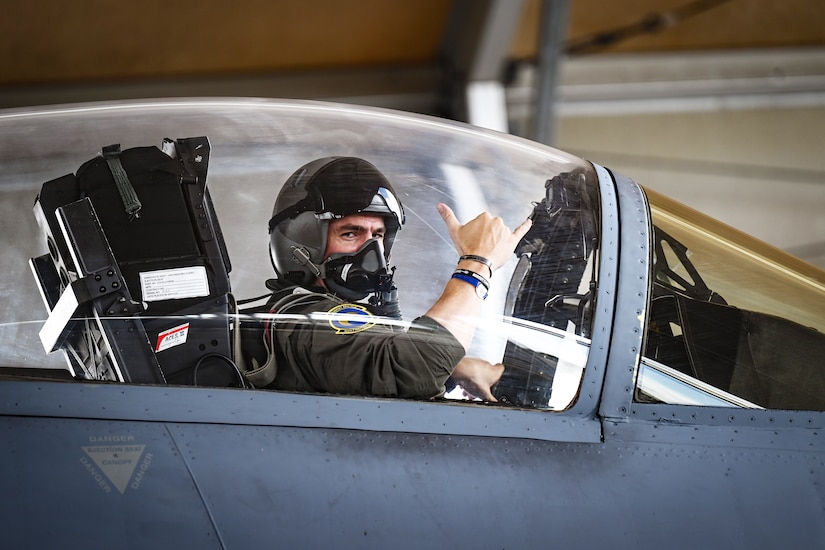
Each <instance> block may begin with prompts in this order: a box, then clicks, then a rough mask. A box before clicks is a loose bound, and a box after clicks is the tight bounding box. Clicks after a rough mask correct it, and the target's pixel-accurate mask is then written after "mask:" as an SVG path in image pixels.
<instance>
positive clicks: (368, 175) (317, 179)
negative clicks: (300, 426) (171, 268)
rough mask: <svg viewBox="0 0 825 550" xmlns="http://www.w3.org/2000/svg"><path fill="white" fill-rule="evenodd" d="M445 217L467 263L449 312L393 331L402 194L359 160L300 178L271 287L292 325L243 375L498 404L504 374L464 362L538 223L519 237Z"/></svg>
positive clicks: (278, 225)
mask: <svg viewBox="0 0 825 550" xmlns="http://www.w3.org/2000/svg"><path fill="white" fill-rule="evenodd" d="M437 209H438V212H439V213H440V215H441V217H442V218H443V220H444V223H445V224H446V225H447V229H448V231H449V234H450V237H451V239H452V241H453V244H454V246H455V248H456V250H457V252H458V260H457V267H456V271H455V273H454V274H453V276H452V278H451V279H449V281H448V282H447V284H446V286H445V288H444V290H443V292H442V294H441V296H440V297H439V298H438V300H436V302H435V303H434V304H433V305H432V306H431V307H430V308H429V310H428V311H427V312H426V313H425V314H424V315H423V316H421V317H419V318H417V319H415V320H414V321H413V322H412V323H411V324H410V326H409V327H408V328H406V329H405V328H404V327H403V326H402V324H401V323H400V322H393V319H400V311H399V308H398V302H397V289H396V288H395V285H394V284H393V282H392V276H393V271H394V268H392V269H390V268H388V267H387V262H388V261H389V258H390V252H391V250H392V246H393V243H394V241H395V238H396V234H397V233H398V231H399V230H400V229H401V227H402V226H403V225H404V208H403V206H402V205H401V202H400V201H399V200H398V196H397V194H396V193H395V191H394V189H393V187H392V184H391V183H390V182H389V181H388V180H387V178H386V177H385V176H384V175H383V174H382V173H381V172H380V171H379V170H378V169H377V168H376V167H375V166H373V165H372V164H371V163H369V162H367V161H366V160H363V159H360V158H354V157H327V158H322V159H318V160H315V161H312V162H310V163H308V164H306V165H305V166H303V167H301V168H300V169H298V170H297V171H296V172H295V173H294V174H293V175H292V176H291V177H290V178H289V179H288V180H287V182H286V183H285V184H284V186H283V188H282V189H281V191H280V193H279V195H278V197H277V200H276V202H275V207H274V209H273V215H272V218H271V219H270V221H269V233H270V256H271V259H272V264H273V266H274V268H275V272H276V273H277V278H276V279H271V280H269V281H267V286H268V287H269V288H270V290H272V291H273V293H272V296H271V297H270V298H269V300H268V302H267V305H266V306H265V307H264V308H262V310H263V311H266V312H269V313H273V314H280V315H282V316H283V317H281V316H278V315H275V316H272V319H273V321H272V322H267V324H266V326H265V327H264V330H263V338H262V341H263V348H261V346H257V350H255V352H254V353H252V354H251V355H252V357H251V358H250V360H249V361H247V363H248V366H244V367H243V368H245V369H246V370H247V377H248V378H249V379H250V380H251V381H252V383H253V384H254V385H255V386H257V387H262V386H264V387H267V388H271V389H279V390H294V391H317V392H330V393H340V394H356V395H371V396H393V397H404V398H418V399H430V398H434V397H437V396H440V395H442V394H443V393H444V391H445V383H446V382H447V380H448V378H449V377H450V376H451V375H452V377H453V380H454V381H455V382H458V383H461V384H462V386H463V387H464V388H465V389H467V390H468V391H470V392H471V393H472V395H474V396H477V397H479V398H482V399H485V400H490V401H495V398H494V397H493V395H492V393H491V386H492V385H493V384H495V383H496V382H497V381H498V379H499V377H500V376H501V374H502V372H503V370H504V367H503V366H502V365H500V364H498V365H492V364H490V363H488V362H486V361H483V360H480V359H476V358H465V357H464V356H465V352H466V349H467V348H468V347H469V345H470V342H471V340H472V338H473V333H474V332H475V329H476V324H477V320H478V319H479V317H480V314H481V309H482V305H483V301H484V297H486V291H487V289H488V287H489V278H490V276H492V274H493V272H494V271H495V270H496V269H497V268H498V267H499V266H501V265H502V264H503V263H505V262H506V261H507V259H508V258H509V257H510V256H511V254H512V253H513V250H514V249H515V246H516V244H517V243H518V242H519V240H520V239H521V238H522V236H523V235H524V234H525V233H526V232H527V230H528V229H529V228H530V223H531V222H530V220H525V222H524V223H522V224H521V225H520V226H519V227H518V228H516V230H515V231H511V230H510V229H509V228H508V227H507V226H506V225H505V224H504V223H503V221H502V220H501V219H500V218H496V217H493V216H492V215H490V214H488V213H484V214H481V215H479V216H478V217H477V218H475V219H474V220H472V221H470V222H469V223H467V224H464V225H462V224H461V223H459V221H458V220H457V219H456V216H455V214H454V213H453V211H452V210H451V209H450V208H449V207H448V206H447V205H445V204H439V205H437ZM284 319H286V321H285V320H284ZM245 334H247V333H246V332H245ZM260 341H261V340H260V339H259V340H258V342H260ZM244 346H245V349H246V348H248V347H250V346H249V344H248V342H246V343H245V344H244ZM254 348H255V344H253V346H252V349H254Z"/></svg>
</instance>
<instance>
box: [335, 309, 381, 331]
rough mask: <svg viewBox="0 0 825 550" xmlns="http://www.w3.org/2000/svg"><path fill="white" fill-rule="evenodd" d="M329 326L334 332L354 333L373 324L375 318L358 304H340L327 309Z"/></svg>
mask: <svg viewBox="0 0 825 550" xmlns="http://www.w3.org/2000/svg"><path fill="white" fill-rule="evenodd" d="M329 314H330V316H331V318H330V320H329V326H331V327H332V328H333V329H335V333H336V334H355V333H356V332H361V331H362V330H367V329H368V328H371V327H374V326H375V320H374V319H375V318H374V317H373V315H372V313H370V312H369V311H368V310H367V308H365V307H364V306H360V305H358V304H340V305H337V306H335V307H334V308H332V309H331V310H329Z"/></svg>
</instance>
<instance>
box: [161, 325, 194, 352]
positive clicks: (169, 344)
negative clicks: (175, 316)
mask: <svg viewBox="0 0 825 550" xmlns="http://www.w3.org/2000/svg"><path fill="white" fill-rule="evenodd" d="M188 336H189V323H186V324H183V325H180V326H177V327H175V328H170V329H169V330H165V331H163V332H161V333H160V334H158V344H157V345H156V346H155V351H156V352H158V351H163V350H165V349H169V348H173V347H175V346H179V345H181V344H185V343H186V338H187V337H188Z"/></svg>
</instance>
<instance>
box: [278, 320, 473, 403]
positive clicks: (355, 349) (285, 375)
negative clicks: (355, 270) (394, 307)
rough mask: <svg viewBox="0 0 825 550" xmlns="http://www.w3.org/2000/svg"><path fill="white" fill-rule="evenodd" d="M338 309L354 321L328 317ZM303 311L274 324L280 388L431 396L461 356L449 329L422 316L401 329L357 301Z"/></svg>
mask: <svg viewBox="0 0 825 550" xmlns="http://www.w3.org/2000/svg"><path fill="white" fill-rule="evenodd" d="M327 305H329V304H327ZM348 308H349V309H348ZM342 311H343V312H345V313H350V314H352V317H353V319H354V320H345V321H341V320H340V319H336V318H333V317H331V316H330V314H331V313H333V312H335V313H338V312H342ZM353 312H357V313H353ZM304 313H305V315H304V317H305V318H304V319H302V320H299V321H297V322H296V321H293V322H290V323H285V324H280V325H278V326H276V334H275V338H276V340H277V343H278V345H279V348H280V350H281V352H282V354H283V356H282V360H283V363H282V364H279V367H278V373H279V374H278V378H276V380H275V386H276V387H277V388H278V389H285V390H297V391H321V392H330V393H341V394H354V395H374V396H395V397H405V398H418V399H429V398H432V397H437V396H438V395H440V394H442V393H443V392H444V384H445V382H446V381H447V378H448V377H449V376H450V374H451V373H452V371H453V369H454V368H455V366H456V364H457V363H458V362H459V361H460V360H461V358H462V357H464V353H465V350H464V348H463V346H462V345H461V344H460V343H459V342H458V341H457V340H456V339H455V337H454V336H453V335H452V333H450V332H449V331H448V330H447V329H446V328H444V327H443V326H442V325H441V324H439V323H438V322H437V321H435V320H433V319H431V318H429V317H426V316H422V317H419V318H418V319H416V320H415V321H413V323H412V324H411V325H410V327H409V328H408V329H407V330H406V331H400V330H397V329H396V330H393V328H392V326H391V325H388V324H386V320H385V319H382V318H380V317H375V316H373V315H372V314H370V313H369V312H367V311H366V309H365V308H363V307H360V306H358V305H357V304H344V305H340V304H339V305H336V306H333V307H331V308H330V309H328V310H326V311H323V310H322V311H317V309H316V311H315V312H314V314H313V313H307V312H304Z"/></svg>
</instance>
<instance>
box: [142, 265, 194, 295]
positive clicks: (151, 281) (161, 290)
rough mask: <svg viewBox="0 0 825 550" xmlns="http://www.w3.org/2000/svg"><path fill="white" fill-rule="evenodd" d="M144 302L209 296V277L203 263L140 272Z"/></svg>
mask: <svg viewBox="0 0 825 550" xmlns="http://www.w3.org/2000/svg"><path fill="white" fill-rule="evenodd" d="M140 292H141V294H142V295H143V301H144V302H157V301H159V300H177V299H181V298H197V297H199V296H209V279H207V277H206V268H205V267H204V266H202V265H196V266H192V267H178V268H175V269H159V270H157V271H144V272H141V273H140Z"/></svg>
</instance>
